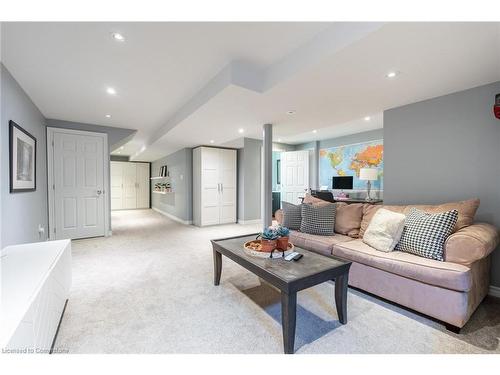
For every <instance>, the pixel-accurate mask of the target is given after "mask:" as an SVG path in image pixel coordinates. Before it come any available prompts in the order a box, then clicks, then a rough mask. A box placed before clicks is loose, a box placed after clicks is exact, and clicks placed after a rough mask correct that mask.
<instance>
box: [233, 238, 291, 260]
mask: <svg viewBox="0 0 500 375" xmlns="http://www.w3.org/2000/svg"><path fill="white" fill-rule="evenodd" d="M294 247H295V246H294V245H293V243H291V242H289V243H288V249H287V250H285V251H283V250H280V249H276V250H274V251H273V252H272V253H271V252H266V251H262V250H260V248H261V244H260V240H253V241H248V242H245V244H244V245H243V248H244V250H245V253H246V254H248V255H251V256H254V257H259V258H270V259H277V258H283V257H285V256H287V255H288V254H290V253H292V252H293V249H294ZM283 253H284V255H283Z"/></svg>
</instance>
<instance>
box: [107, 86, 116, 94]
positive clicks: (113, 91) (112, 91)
mask: <svg viewBox="0 0 500 375" xmlns="http://www.w3.org/2000/svg"><path fill="white" fill-rule="evenodd" d="M106 92H107V93H108V94H109V95H116V90H115V89H114V88H112V87H108V88H107V89H106Z"/></svg>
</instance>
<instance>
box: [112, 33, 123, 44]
mask: <svg viewBox="0 0 500 375" xmlns="http://www.w3.org/2000/svg"><path fill="white" fill-rule="evenodd" d="M111 36H112V37H113V39H114V40H117V41H119V42H124V41H125V37H124V36H123V35H122V34H120V33H111Z"/></svg>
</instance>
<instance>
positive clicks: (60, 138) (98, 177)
mask: <svg viewBox="0 0 500 375" xmlns="http://www.w3.org/2000/svg"><path fill="white" fill-rule="evenodd" d="M47 167H48V192H49V227H50V228H49V238H50V239H51V240H59V239H66V238H70V239H77V238H87V237H98V236H106V235H108V228H109V212H110V211H109V200H108V198H107V194H109V193H108V191H107V189H108V187H109V162H108V138H107V134H105V133H94V132H87V131H80V130H70V129H59V128H47Z"/></svg>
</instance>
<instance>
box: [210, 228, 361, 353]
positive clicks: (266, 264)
mask: <svg viewBox="0 0 500 375" xmlns="http://www.w3.org/2000/svg"><path fill="white" fill-rule="evenodd" d="M256 235H257V233H255V234H251V235H244V236H238V237H229V238H223V239H219V240H212V246H213V256H214V284H215V285H219V283H220V277H221V273H222V255H225V256H226V257H228V258H229V259H231V260H233V261H234V262H236V263H238V264H239V265H241V266H243V267H244V268H246V269H247V270H249V271H250V272H252V273H254V274H255V275H257V276H258V277H260V278H262V279H264V280H265V281H266V282H268V283H269V284H271V285H272V286H274V287H275V288H277V289H279V290H280V291H281V325H282V329H283V347H284V352H285V353H286V354H291V353H293V352H294V343H295V320H296V311H297V292H298V291H300V290H303V289H306V288H310V287H312V286H315V285H318V284H321V283H324V282H325V281H328V280H335V305H336V307H337V314H338V316H339V321H340V322H341V323H342V324H346V323H347V281H348V276H349V268H350V267H351V262H345V261H343V260H340V259H336V258H333V257H327V256H323V255H319V254H316V253H313V252H311V251H307V250H305V249H302V248H300V247H297V246H296V247H295V251H297V252H299V253H301V254H303V255H304V256H303V257H302V258H301V259H300V260H299V261H291V262H287V261H285V260H284V259H282V258H280V259H269V258H259V257H254V256H251V255H248V254H247V253H245V250H244V248H243V244H244V243H245V242H247V241H251V240H254V239H255V237H256Z"/></svg>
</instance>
